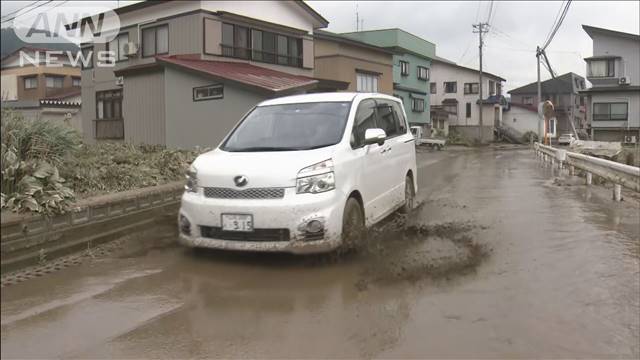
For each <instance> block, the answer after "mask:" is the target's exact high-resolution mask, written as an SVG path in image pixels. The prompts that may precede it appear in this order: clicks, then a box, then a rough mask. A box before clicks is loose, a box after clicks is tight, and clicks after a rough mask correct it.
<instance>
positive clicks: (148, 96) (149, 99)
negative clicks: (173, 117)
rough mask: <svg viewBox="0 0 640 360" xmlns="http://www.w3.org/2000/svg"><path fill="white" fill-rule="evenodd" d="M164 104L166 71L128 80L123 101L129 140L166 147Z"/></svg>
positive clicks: (125, 131)
mask: <svg viewBox="0 0 640 360" xmlns="http://www.w3.org/2000/svg"><path fill="white" fill-rule="evenodd" d="M164 104H165V99H164V71H158V72H153V73H145V74H141V75H136V76H127V77H126V78H125V83H124V99H123V100H122V111H123V117H124V138H125V140H126V141H127V142H131V143H134V144H162V145H164V144H165V106H164Z"/></svg>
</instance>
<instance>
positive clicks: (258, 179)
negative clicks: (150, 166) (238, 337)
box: [178, 93, 417, 254]
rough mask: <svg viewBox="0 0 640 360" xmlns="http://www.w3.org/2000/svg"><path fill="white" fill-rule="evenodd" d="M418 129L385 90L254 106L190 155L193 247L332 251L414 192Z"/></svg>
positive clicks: (185, 200)
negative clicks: (209, 147) (211, 144)
mask: <svg viewBox="0 0 640 360" xmlns="http://www.w3.org/2000/svg"><path fill="white" fill-rule="evenodd" d="M416 184H417V178H416V152H415V143H414V137H413V136H412V134H411V132H410V131H409V125H408V123H407V118H406V115H405V113H404V110H403V107H402V103H401V102H400V100H399V99H398V98H395V97H391V96H388V95H383V94H366V93H322V94H307V95H296V96H289V97H282V98H277V99H271V100H266V101H263V102H262V103H260V104H258V105H257V106H256V107H254V108H253V109H252V110H251V111H249V113H247V114H246V115H245V116H244V118H243V119H242V120H241V121H240V122H239V123H238V124H237V125H236V126H235V128H234V129H233V130H232V131H231V132H230V133H229V134H228V135H227V137H226V138H225V139H224V140H223V141H222V143H221V144H220V145H219V147H218V148H217V149H215V150H213V151H210V152H208V153H205V154H202V155H200V156H198V157H197V158H196V160H195V161H194V162H193V164H192V166H191V168H190V170H189V172H188V174H187V184H186V186H185V192H184V195H183V196H182V204H181V207H180V213H179V216H178V221H179V231H180V241H181V242H182V243H183V244H186V245H188V246H192V247H206V248H215V249H229V250H248V251H279V252H290V253H296V254H303V253H316V252H327V251H331V250H333V249H336V248H339V247H341V246H348V245H351V244H352V243H353V242H355V241H357V240H359V239H360V238H361V237H362V235H363V233H364V230H365V227H369V226H371V225H373V224H375V223H376V222H378V221H380V220H381V219H383V218H384V217H386V216H387V215H389V214H390V213H392V212H393V211H395V210H398V209H401V210H403V211H409V210H410V209H411V208H412V207H413V202H414V196H415V194H416V191H417V185H416Z"/></svg>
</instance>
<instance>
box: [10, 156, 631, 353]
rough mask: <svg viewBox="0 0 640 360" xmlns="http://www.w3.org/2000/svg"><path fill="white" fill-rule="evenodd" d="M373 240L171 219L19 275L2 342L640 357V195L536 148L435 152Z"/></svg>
mask: <svg viewBox="0 0 640 360" xmlns="http://www.w3.org/2000/svg"><path fill="white" fill-rule="evenodd" d="M418 159H419V185H420V188H421V189H420V193H419V194H418V197H419V199H420V200H421V201H422V203H421V206H420V207H419V209H418V210H417V211H416V212H415V213H414V214H413V215H412V216H410V217H409V218H407V219H405V218H402V217H399V216H397V215H396V216H392V217H390V218H389V219H387V220H386V221H384V223H383V224H381V225H379V226H377V227H376V228H375V229H374V230H373V231H372V233H371V234H370V236H369V242H368V245H367V246H366V247H364V248H362V249H360V250H359V251H358V252H357V253H351V254H347V255H344V256H342V257H340V258H335V257H331V256H311V257H294V256H288V255H274V254H238V253H225V252H216V251H192V250H189V249H184V248H181V247H179V246H177V245H176V243H175V238H176V234H175V230H174V228H173V226H172V225H171V224H170V221H168V222H166V223H164V224H159V225H158V227H157V228H156V229H155V230H152V231H150V232H149V233H147V234H144V235H139V236H135V237H132V238H131V239H129V240H128V242H127V246H126V247H125V248H124V249H121V250H120V251H118V252H116V253H114V254H112V255H109V256H102V257H100V256H98V257H96V258H95V259H92V260H90V261H85V262H84V263H83V264H82V265H79V266H75V267H70V268H66V269H63V270H60V271H57V272H55V273H52V274H49V275H46V276H43V277H39V278H35V279H31V280H27V281H24V282H21V283H18V284H16V285H11V286H8V287H5V288H3V289H2V314H1V315H2V316H1V318H2V335H1V337H2V358H43V357H47V358H51V357H66V358H105V357H112V358H113V357H115V358H141V357H160V358H187V357H224V358H239V357H251V358H256V357H260V358H263V357H269V358H273V357H277V358H355V357H384V358H427V357H428V358H435V357H437V358H470V357H474V358H478V357H482V358H514V357H534V356H536V357H544V358H560V357H562V358H567V357H571V358H574V357H588V358H612V357H615V358H637V357H638V356H639V355H640V345H639V342H640V272H639V266H640V265H639V254H640V242H639V239H640V225H639V224H638V221H639V220H638V216H639V214H640V208H639V205H638V204H639V202H638V200H637V198H636V199H634V198H630V197H628V198H627V201H623V202H622V203H618V204H616V203H613V202H612V201H611V200H610V197H611V194H610V192H609V190H606V189H603V188H597V187H592V188H586V187H584V186H558V185H557V184H556V183H557V182H556V183H554V181H553V174H552V170H551V169H549V168H543V167H540V166H539V164H538V163H537V162H536V160H535V158H534V157H533V154H532V151H530V150H496V149H483V150H480V151H477V150H462V149H450V150H446V151H442V152H431V151H430V152H424V153H420V154H419V157H418Z"/></svg>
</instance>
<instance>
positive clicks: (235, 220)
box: [222, 214, 253, 232]
mask: <svg viewBox="0 0 640 360" xmlns="http://www.w3.org/2000/svg"><path fill="white" fill-rule="evenodd" d="M222 230H223V231H245V232H250V231H253V215H240V214H222Z"/></svg>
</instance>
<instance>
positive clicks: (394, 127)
mask: <svg viewBox="0 0 640 360" xmlns="http://www.w3.org/2000/svg"><path fill="white" fill-rule="evenodd" d="M377 102H378V127H379V128H381V129H382V130H384V132H385V133H386V134H387V137H388V138H390V137H394V136H396V135H398V123H399V121H398V115H397V114H396V112H395V111H393V101H389V100H383V99H380V100H377Z"/></svg>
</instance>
